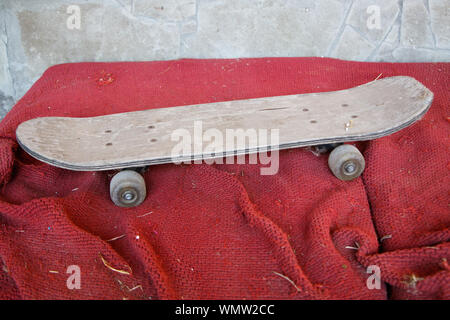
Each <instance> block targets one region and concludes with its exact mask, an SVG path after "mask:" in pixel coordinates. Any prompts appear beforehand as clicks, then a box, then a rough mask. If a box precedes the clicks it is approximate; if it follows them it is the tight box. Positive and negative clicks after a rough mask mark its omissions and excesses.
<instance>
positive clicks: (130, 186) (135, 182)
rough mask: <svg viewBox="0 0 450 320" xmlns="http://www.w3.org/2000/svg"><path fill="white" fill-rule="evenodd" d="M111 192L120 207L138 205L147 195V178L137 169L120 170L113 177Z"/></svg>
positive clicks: (110, 185)
mask: <svg viewBox="0 0 450 320" xmlns="http://www.w3.org/2000/svg"><path fill="white" fill-rule="evenodd" d="M109 194H110V196H111V200H112V201H113V202H114V204H115V205H117V206H119V207H136V206H138V205H140V204H141V203H142V201H144V200H145V196H146V195H147V191H146V188H145V180H144V178H143V177H142V175H141V174H139V173H137V172H136V171H133V170H123V171H120V172H119V173H117V174H116V175H115V176H114V177H113V178H112V179H111V182H110V184H109Z"/></svg>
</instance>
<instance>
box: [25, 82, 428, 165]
mask: <svg viewBox="0 0 450 320" xmlns="http://www.w3.org/2000/svg"><path fill="white" fill-rule="evenodd" d="M432 100H433V94H432V92H430V91H429V90H428V89H427V88H426V87H424V86H423V85H422V84H421V83H420V82H418V81H416V80H415V79H413V78H410V77H391V78H384V79H380V80H376V81H373V82H370V83H367V84H364V85H361V86H358V87H355V88H351V89H346V90H342V91H335V92H326V93H312V94H297V95H289V96H279V97H268V98H259V99H249V100H236V101H227V102H217V103H209V104H202V105H190V106H182V107H171V108H163V109H151V110H146V111H137V112H129V113H122V114H111V115H106V116H100V117H93V118H64V117H44V118H35V119H32V120H29V121H26V122H23V123H21V124H20V125H19V126H18V128H17V131H16V136H17V141H18V142H19V144H20V145H21V146H22V148H23V149H24V150H26V151H27V152H28V153H30V154H31V155H32V156H34V157H35V158H37V159H39V160H41V161H44V162H47V163H50V164H52V165H55V166H58V167H62V168H67V169H71V170H81V171H89V170H108V169H116V168H117V169H118V168H125V167H137V166H144V165H150V164H159V163H168V162H173V161H174V160H192V159H200V158H202V157H205V158H208V157H217V156H224V155H233V154H243V153H252V152H257V151H261V150H265V149H285V148H293V147H301V146H308V145H318V144H325V143H332V142H345V141H358V140H370V139H375V138H379V137H382V136H385V135H388V134H391V133H393V132H396V131H398V130H400V129H402V128H404V127H406V126H408V125H410V124H412V123H413V122H414V121H416V120H418V119H420V118H421V117H422V116H423V115H424V114H425V112H426V111H427V110H428V108H429V106H430V104H431V102H432ZM199 120H201V121H202V128H203V132H204V131H206V130H208V129H212V128H215V129H217V130H219V131H220V132H221V133H223V136H224V137H225V130H226V129H244V130H247V129H251V130H253V129H254V130H259V129H268V130H269V132H270V130H271V129H279V144H278V145H270V144H269V145H267V144H266V145H261V144H259V143H258V141H256V140H254V139H253V141H249V142H248V144H247V145H246V146H245V147H244V148H241V149H238V150H236V149H233V148H227V146H226V145H224V147H223V149H222V150H219V151H220V152H217V151H218V150H215V151H216V154H214V155H211V154H204V153H202V151H200V152H198V150H197V152H194V151H193V152H192V153H191V154H185V155H183V156H181V157H178V158H176V159H175V158H174V157H173V156H174V155H173V148H174V146H175V145H177V144H179V141H172V139H171V135H172V133H173V132H174V131H175V130H177V129H186V130H188V131H189V132H190V133H191V135H193V132H194V122H195V121H199ZM193 140H194V139H193ZM250 140H252V139H250ZM269 140H270V139H269ZM197 143H198V141H197ZM207 144H208V143H207V142H204V143H203V145H204V146H205V145H207ZM197 147H198V145H197ZM192 149H193V150H194V147H193V148H192Z"/></svg>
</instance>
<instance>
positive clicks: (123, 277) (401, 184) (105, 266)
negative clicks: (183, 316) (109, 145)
mask: <svg viewBox="0 0 450 320" xmlns="http://www.w3.org/2000/svg"><path fill="white" fill-rule="evenodd" d="M380 74H382V75H381V77H388V76H394V75H408V76H412V77H415V78H416V79H418V80H419V81H421V82H422V83H423V84H424V85H425V86H427V87H428V88H429V89H430V90H432V91H433V92H434V94H435V98H434V102H433V105H432V107H431V109H430V110H429V112H428V113H427V114H426V116H425V117H424V118H423V120H421V121H419V122H418V123H416V124H414V125H413V126H411V127H408V128H407V129H405V130H402V131H400V132H398V133H395V134H393V135H391V136H388V137H384V138H381V139H378V140H375V141H370V142H363V143H358V144H357V145H358V147H359V148H360V150H361V151H363V153H364V156H365V158H366V162H367V168H366V171H365V172H364V174H363V176H362V177H361V178H358V179H357V180H355V181H352V182H342V181H339V180H337V179H336V178H335V177H334V176H333V175H332V174H331V173H330V171H329V169H328V166H327V156H326V155H323V156H316V155H314V154H313V153H312V152H310V151H308V150H307V149H292V150H289V151H282V152H281V153H280V170H279V172H278V174H276V175H273V176H261V175H260V174H259V166H258V165H250V164H248V165H237V164H235V165H217V164H216V165H206V164H202V165H179V166H177V165H159V166H153V167H150V168H149V170H148V171H147V172H146V173H145V180H146V182H147V185H148V188H149V192H148V197H147V199H146V200H145V202H144V203H143V204H142V205H141V206H139V207H137V208H129V209H124V208H119V207H116V206H115V205H114V204H113V203H112V202H111V200H110V199H109V191H108V188H109V187H108V183H109V179H110V177H111V175H112V173H113V172H73V171H68V170H63V169H58V168H55V167H52V166H49V165H47V164H44V163H41V162H39V161H37V160H34V159H33V158H31V157H30V156H28V155H27V154H26V153H25V152H24V151H22V150H21V149H20V148H19V147H18V145H17V143H16V140H15V134H14V132H15V129H16V127H17V125H18V124H19V123H20V122H22V121H24V120H27V119H30V118H34V117H38V116H74V117H86V116H96V115H104V114H110V113H117V112H126V111H133V110H143V109H148V108H161V107H169V106H177V105H187V104H196V103H206V102H214V101H224V100H235V99H246V98H255V97H265V96H276V95H286V94H294V93H307V92H320V91H330V90H339V89H344V88H349V87H353V86H355V85H359V84H362V83H366V82H369V81H372V80H374V79H375V78H377V77H378V76H379V75H380ZM449 76H450V68H449V64H445V63H422V64H389V63H360V62H346V61H339V60H334V59H321V58H293V59H284V58H277V59H274V58H271V59H239V60H180V61H164V62H142V63H76V64H63V65H58V66H54V67H52V68H50V69H49V70H47V71H46V72H45V73H44V75H43V76H42V78H41V79H39V80H38V81H37V82H36V84H35V85H34V86H33V87H32V88H31V89H30V90H29V92H28V93H27V94H26V95H25V96H24V97H23V98H22V99H21V100H20V101H19V102H18V103H17V104H16V106H15V107H14V108H13V110H12V111H11V112H10V113H9V114H8V115H7V116H6V118H5V119H4V120H3V121H2V122H1V125H0V149H1V151H0V179H1V183H2V189H1V194H0V298H3V299H18V298H23V299H53V298H60V299H74V298H81V299H91V298H95V299H123V298H127V299H149V298H151V299H207V298H208V299H221V298H223V299H389V298H393V299H417V298H419V299H422V298H427V299H428V298H432V299H449V298H450V268H449V264H448V263H449V262H448V261H449V259H450V243H449V238H450V229H449V225H450V210H449V185H450V179H449V171H450V157H449V154H450V152H449V124H450V123H449V116H450V114H449V109H448V102H449V90H448V87H449V83H448V79H449ZM120 236H122V237H120ZM116 237H119V238H118V239H116V240H112V241H107V240H110V239H113V238H116ZM349 247H354V248H356V249H351V248H349ZM70 265H78V266H79V267H80V271H81V289H79V290H76V289H75V290H69V289H68V288H67V286H66V280H67V278H68V277H69V274H67V273H66V270H67V267H68V266H70ZM370 265H378V266H379V267H380V268H381V278H382V281H383V285H382V287H381V289H380V290H377V289H374V290H369V289H368V288H367V286H366V279H367V277H368V276H369V274H367V273H366V268H367V267H368V266H370ZM115 270H116V271H115ZM117 270H122V272H118V271H117ZM294 284H295V285H294Z"/></svg>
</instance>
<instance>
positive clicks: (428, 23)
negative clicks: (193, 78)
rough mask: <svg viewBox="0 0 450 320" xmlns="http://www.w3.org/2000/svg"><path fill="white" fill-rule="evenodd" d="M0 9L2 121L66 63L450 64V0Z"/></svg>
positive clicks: (25, 3)
mask: <svg viewBox="0 0 450 320" xmlns="http://www.w3.org/2000/svg"><path fill="white" fill-rule="evenodd" d="M0 10H1V11H0V19H1V20H0V38H1V40H2V41H0V63H1V68H0V117H3V115H4V114H5V113H6V112H7V111H8V110H9V109H10V108H11V107H12V105H13V104H14V103H15V101H17V100H18V99H20V98H21V97H22V96H23V94H24V93H25V92H26V91H27V90H28V89H29V88H30V86H31V85H32V84H33V82H34V81H36V79H37V78H39V76H40V75H41V74H42V72H43V71H45V69H46V68H48V67H49V66H51V65H54V64H58V63H64V62H80V61H124V60H127V61H137V60H169V59H178V58H241V57H267V56H285V57H294V56H295V57H299V56H326V57H336V58H341V59H347V60H360V61H392V62H422V61H450V0H403V1H402V0H353V1H352V0H103V1H102V0H89V1H81V0H71V1H66V0H60V1H55V0H1V2H0Z"/></svg>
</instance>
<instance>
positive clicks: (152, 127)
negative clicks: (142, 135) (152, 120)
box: [147, 126, 155, 129]
mask: <svg viewBox="0 0 450 320" xmlns="http://www.w3.org/2000/svg"><path fill="white" fill-rule="evenodd" d="M147 128H149V129H155V126H148V127H147Z"/></svg>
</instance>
